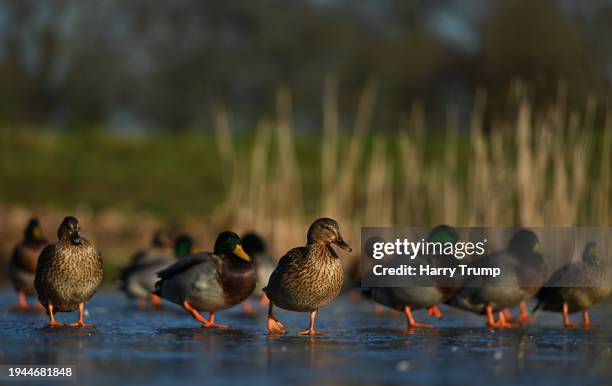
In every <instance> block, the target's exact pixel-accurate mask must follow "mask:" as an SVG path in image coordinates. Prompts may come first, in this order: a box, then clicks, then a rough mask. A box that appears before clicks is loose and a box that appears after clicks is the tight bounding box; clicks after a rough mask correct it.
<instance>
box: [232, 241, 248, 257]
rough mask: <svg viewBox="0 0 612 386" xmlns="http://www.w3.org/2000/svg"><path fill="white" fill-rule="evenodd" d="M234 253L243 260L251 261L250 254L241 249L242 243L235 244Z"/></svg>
mask: <svg viewBox="0 0 612 386" xmlns="http://www.w3.org/2000/svg"><path fill="white" fill-rule="evenodd" d="M234 255H236V256H238V257H239V258H241V259H242V260H244V261H251V256H249V255H248V254H247V253H246V252H245V251H244V249H242V245H240V244H236V246H235V247H234Z"/></svg>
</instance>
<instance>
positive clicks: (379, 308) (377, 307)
mask: <svg viewBox="0 0 612 386" xmlns="http://www.w3.org/2000/svg"><path fill="white" fill-rule="evenodd" d="M384 313H385V309H384V307H383V306H381V305H380V304H378V303H374V314H375V315H376V316H381V315H382V314H384Z"/></svg>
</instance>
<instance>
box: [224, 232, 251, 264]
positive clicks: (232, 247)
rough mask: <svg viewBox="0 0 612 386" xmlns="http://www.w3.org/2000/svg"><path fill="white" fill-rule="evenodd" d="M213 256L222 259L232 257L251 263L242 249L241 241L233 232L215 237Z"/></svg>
mask: <svg viewBox="0 0 612 386" xmlns="http://www.w3.org/2000/svg"><path fill="white" fill-rule="evenodd" d="M215 255H217V256H222V257H234V258H238V259H241V260H244V261H247V262H248V261H251V256H249V255H248V254H247V253H246V252H245V251H244V249H242V241H241V240H240V237H238V235H237V234H235V233H234V232H229V231H225V232H223V233H221V234H220V235H219V237H217V240H216V241H215Z"/></svg>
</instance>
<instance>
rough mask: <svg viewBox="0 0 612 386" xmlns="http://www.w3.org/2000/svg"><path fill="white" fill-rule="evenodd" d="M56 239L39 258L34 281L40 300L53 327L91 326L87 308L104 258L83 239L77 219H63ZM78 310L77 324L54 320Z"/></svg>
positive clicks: (97, 285)
mask: <svg viewBox="0 0 612 386" xmlns="http://www.w3.org/2000/svg"><path fill="white" fill-rule="evenodd" d="M57 239H58V240H57V242H56V243H55V244H51V245H49V246H47V247H46V248H45V249H43V251H42V252H41V253H40V256H39V257H38V267H37V268H36V277H35V279H34V284H35V287H36V291H37V292H38V299H39V301H40V303H41V304H42V306H43V307H44V308H45V309H46V310H47V313H48V314H49V325H50V326H51V327H56V326H63V325H67V326H78V327H85V326H91V324H90V323H85V321H84V319H83V314H84V306H85V303H86V302H87V301H88V300H89V299H91V297H92V296H93V295H94V293H95V292H96V290H97V289H98V287H99V286H100V284H101V283H102V278H103V276H104V271H103V267H102V255H101V254H100V252H99V251H98V250H97V249H96V247H95V245H94V244H93V243H92V242H90V241H89V240H87V239H86V238H84V237H82V236H81V235H80V225H79V221H78V220H77V219H76V217H73V216H68V217H65V218H64V220H63V221H62V223H61V224H60V226H59V228H58V230H57ZM77 308H78V310H79V319H78V320H77V322H75V323H69V324H63V323H59V322H57V321H56V320H55V317H54V314H55V313H56V312H72V311H74V310H76V309H77Z"/></svg>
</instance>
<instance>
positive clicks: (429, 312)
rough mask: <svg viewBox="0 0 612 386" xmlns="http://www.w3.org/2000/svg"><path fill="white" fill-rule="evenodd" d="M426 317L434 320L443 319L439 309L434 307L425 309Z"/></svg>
mask: <svg viewBox="0 0 612 386" xmlns="http://www.w3.org/2000/svg"><path fill="white" fill-rule="evenodd" d="M427 315H429V316H431V317H432V318H436V319H442V318H443V317H444V316H443V315H442V312H441V311H440V309H439V308H438V307H436V306H435V305H434V306H431V307H429V308H427Z"/></svg>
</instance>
